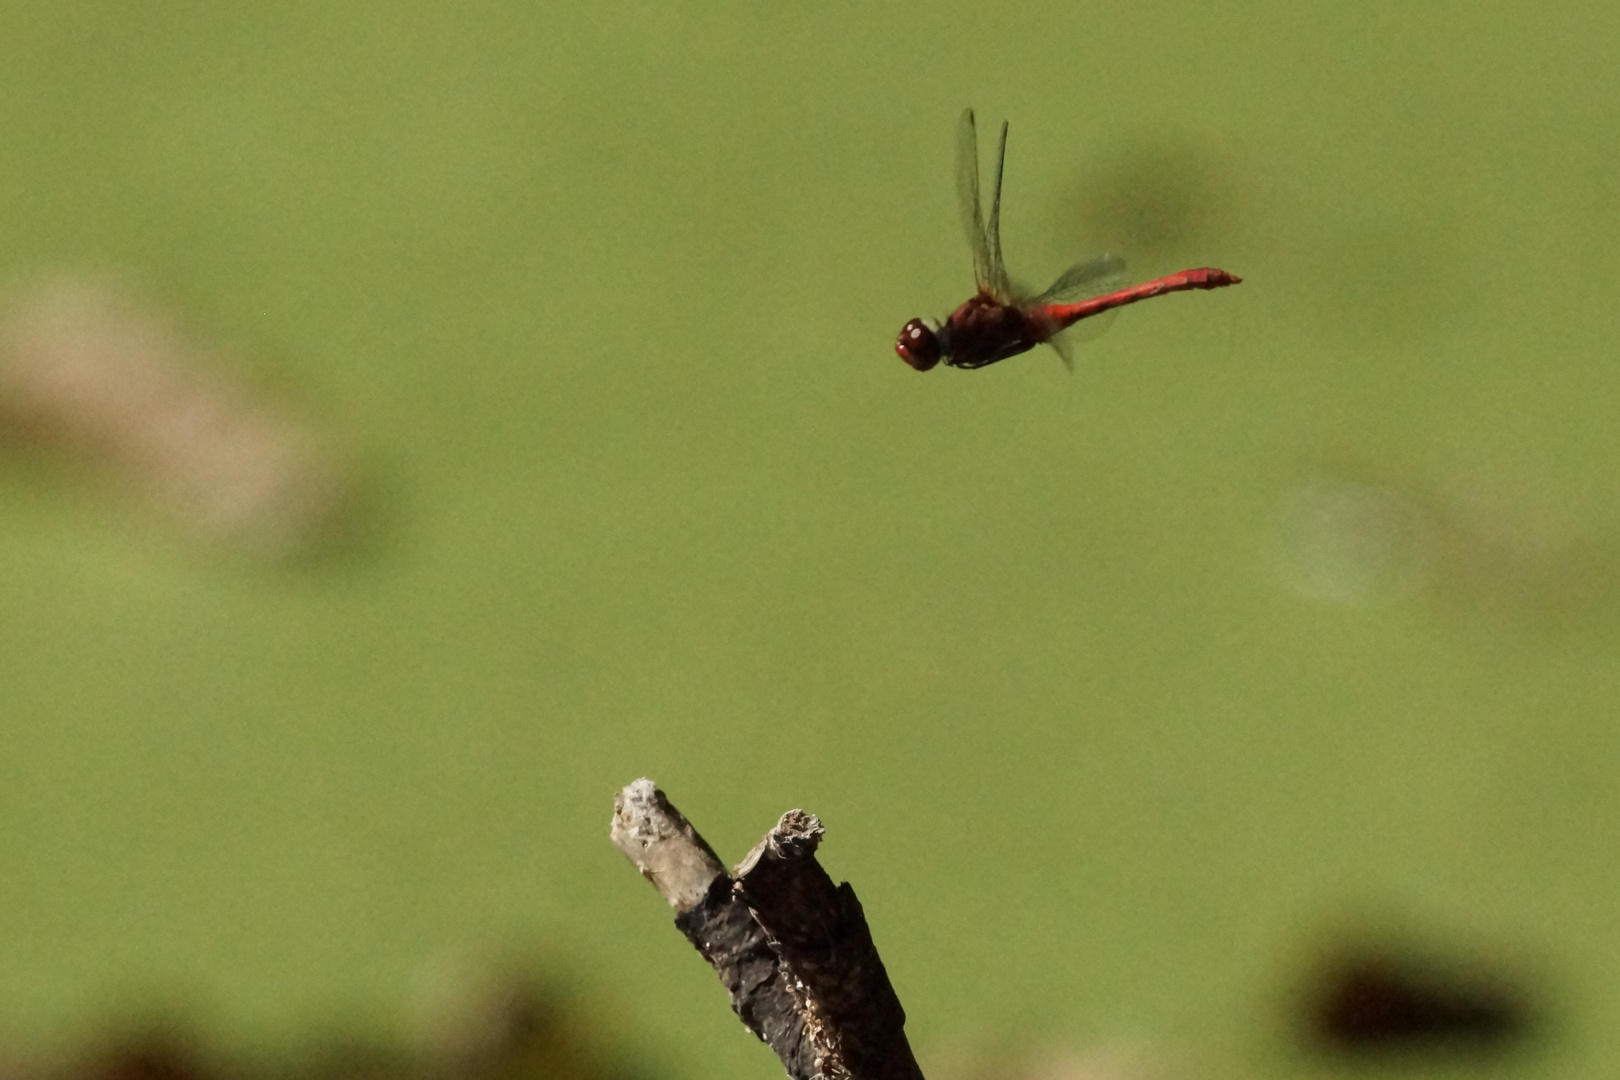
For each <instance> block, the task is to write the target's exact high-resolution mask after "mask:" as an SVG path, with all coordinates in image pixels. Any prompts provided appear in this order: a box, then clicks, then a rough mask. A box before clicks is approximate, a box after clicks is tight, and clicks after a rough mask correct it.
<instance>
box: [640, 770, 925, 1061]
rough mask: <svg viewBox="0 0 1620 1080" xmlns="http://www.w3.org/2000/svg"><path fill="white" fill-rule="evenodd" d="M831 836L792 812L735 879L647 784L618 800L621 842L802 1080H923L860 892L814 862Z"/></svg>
mask: <svg viewBox="0 0 1620 1080" xmlns="http://www.w3.org/2000/svg"><path fill="white" fill-rule="evenodd" d="M822 833H823V829H822V827H821V822H820V821H819V820H817V819H816V817H815V815H813V814H807V813H805V812H804V811H802V810H789V811H788V812H787V813H786V814H783V815H782V820H781V821H779V822H777V825H776V827H775V828H774V829H772V830H771V831H770V832H769V833H767V834H766V835H765V838H764V839H763V840H761V841H760V842H759V844H758V845H756V846H755V848H754V850H753V851H751V852H749V853H748V855H747V857H746V858H744V859H743V861H742V862H741V863H739V864H738V865H737V868H736V869H735V870H734V871H732V872H731V873H730V874H727V873H726V871H725V869H724V867H723V866H722V865H721V863H720V860H719V858H718V857H717V856H716V855H715V854H714V850H713V849H712V848H710V847H709V845H708V844H707V843H705V842H704V840H703V837H701V836H700V835H698V833H697V830H695V829H693V828H692V826H691V824H690V823H689V822H687V820H686V819H685V818H684V817H682V816H681V814H680V812H679V811H678V810H676V809H675V808H674V807H673V806H671V805H670V804H669V800H668V799H666V798H665V797H664V793H663V792H662V791H659V790H658V789H657V787H655V786H654V785H653V782H652V781H651V780H647V779H645V778H643V779H640V780H637V781H636V782H635V783H633V784H630V785H629V786H628V787H626V788H625V789H624V790H623V791H621V792H619V794H618V796H617V797H616V798H615V799H614V806H613V833H612V835H613V842H614V843H615V844H616V845H617V846H618V848H619V850H620V851H623V852H624V853H625V855H627V856H628V857H629V858H630V861H631V862H633V863H635V864H636V868H637V869H638V870H640V871H641V873H642V875H643V876H644V877H646V878H647V879H648V880H649V881H651V882H652V883H653V884H654V885H655V886H657V888H658V891H659V892H660V893H661V894H662V895H663V896H664V898H665V899H666V900H668V901H669V903H670V906H671V907H673V908H675V909H676V915H675V925H676V926H677V927H678V928H679V929H680V931H681V932H682V933H683V934H685V935H686V937H687V940H689V941H691V942H692V944H693V945H694V946H696V947H697V950H698V952H700V953H701V954H702V955H703V958H704V959H705V960H707V961H708V962H709V963H710V965H711V966H713V968H714V969H715V973H716V974H718V975H719V976H720V981H721V982H722V983H723V984H724V985H725V987H726V991H727V993H729V994H730V995H731V1007H732V1009H733V1010H735V1011H736V1013H737V1015H738V1016H739V1017H740V1018H741V1019H742V1022H743V1023H744V1024H745V1025H747V1027H748V1029H749V1030H750V1031H752V1032H753V1033H754V1034H755V1035H757V1036H759V1038H760V1039H761V1040H762V1041H764V1042H765V1043H766V1045H768V1046H769V1047H770V1048H771V1049H772V1050H774V1051H775V1052H776V1055H777V1057H779V1058H781V1059H782V1064H783V1066H784V1067H786V1069H787V1072H788V1075H789V1076H791V1077H793V1078H794V1080H922V1070H921V1069H919V1068H918V1067H917V1060H916V1058H915V1057H913V1056H912V1053H911V1046H910V1044H909V1043H908V1042H907V1041H906V1035H905V1022H906V1014H905V1010H904V1009H902V1008H901V1007H900V999H899V997H897V996H896V995H895V992H894V987H893V986H892V985H891V984H890V983H889V975H888V972H887V971H885V970H884V967H883V961H882V959H881V958H879V956H878V953H877V948H876V947H875V946H874V945H873V944H872V933H871V931H870V930H869V929H868V928H867V925H866V917H865V915H864V914H863V913H862V911H861V904H860V901H859V900H857V899H856V898H855V890H854V889H852V888H850V886H849V884H848V883H847V882H846V883H845V884H843V885H834V884H833V880H832V878H830V877H829V876H828V875H827V872H826V871H825V870H824V869H822V867H821V864H820V863H818V862H816V857H815V851H816V847H817V846H818V845H819V844H820V842H821V837H822Z"/></svg>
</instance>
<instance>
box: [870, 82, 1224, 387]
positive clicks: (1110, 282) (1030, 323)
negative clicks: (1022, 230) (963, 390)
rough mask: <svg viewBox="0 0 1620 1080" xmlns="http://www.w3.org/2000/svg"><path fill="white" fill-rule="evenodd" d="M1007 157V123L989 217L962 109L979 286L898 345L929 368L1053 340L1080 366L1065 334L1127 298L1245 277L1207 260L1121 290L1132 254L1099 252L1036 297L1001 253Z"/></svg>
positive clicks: (993, 358) (972, 134)
mask: <svg viewBox="0 0 1620 1080" xmlns="http://www.w3.org/2000/svg"><path fill="white" fill-rule="evenodd" d="M1006 161H1007V124H1006V123H1005V122H1003V123H1002V125H1001V145H1000V148H999V149H998V150H997V151H996V182H995V189H994V191H993V193H992V194H991V197H990V216H989V219H988V220H986V218H985V216H984V208H983V204H982V203H981V201H980V197H979V136H978V131H977V128H976V125H975V123H974V119H973V110H972V109H968V110H967V111H965V112H963V113H962V119H961V120H960V121H959V122H958V124H957V135H956V193H957V197H958V202H959V203H960V204H961V211H962V224H963V226H964V228H966V230H967V237H968V244H969V246H970V247H972V249H973V279H974V282H975V283H976V284H977V285H978V287H979V291H978V292H977V293H976V294H975V295H974V296H973V298H972V299H970V300H968V301H967V303H965V304H963V305H962V306H961V307H959V308H957V309H956V310H955V311H953V312H952V313H951V316H950V318H948V319H946V320H945V322H944V324H943V325H941V324H940V323H938V322H935V321H934V320H932V319H912V320H911V321H910V322H908V323H906V325H905V326H904V327H903V328H902V329H901V331H900V337H899V338H898V339H896V341H895V343H894V351H895V352H897V353H899V354H900V359H902V360H904V361H905V362H906V363H908V364H910V365H911V366H912V367H914V368H916V369H917V370H918V371H927V370H929V369H930V368H932V367H934V366H935V365H937V364H940V363H943V364H945V366H946V367H955V368H982V367H987V366H989V365H990V364H994V363H996V362H997V361H998V360H1005V359H1007V358H1008V357H1009V356H1017V355H1018V354H1019V353H1024V352H1028V351H1029V350H1031V349H1033V348H1034V347H1035V346H1037V345H1049V346H1051V347H1052V348H1053V349H1054V350H1055V351H1056V352H1057V354H1058V356H1059V357H1061V358H1062V360H1063V362H1064V364H1066V365H1067V366H1068V367H1069V369H1070V370H1071V371H1072V370H1073V369H1074V360H1073V358H1072V357H1071V356H1070V355H1069V352H1068V349H1067V346H1066V343H1065V342H1064V341H1063V340H1062V339H1060V338H1059V337H1058V335H1059V334H1060V333H1062V332H1063V331H1064V330H1066V329H1068V328H1069V327H1071V326H1073V325H1074V324H1075V323H1077V322H1079V321H1080V320H1081V319H1089V318H1092V317H1094V316H1098V315H1101V314H1103V313H1104V312H1109V311H1114V310H1116V309H1118V308H1122V307H1124V306H1125V305H1127V304H1134V303H1137V302H1138V301H1141V300H1150V299H1152V298H1153V297H1155V296H1164V295H1166V294H1168V293H1175V292H1185V291H1187V290H1188V289H1219V288H1222V287H1224V286H1227V285H1236V284H1237V283H1238V282H1240V281H1242V280H1243V279H1242V278H1240V277H1238V276H1237V275H1236V274H1229V273H1227V272H1226V271H1225V270H1217V269H1215V268H1213V267H1209V266H1205V267H1200V268H1198V269H1196V270H1183V271H1181V272H1180V273H1179V274H1169V275H1167V276H1165V277H1162V278H1155V279H1154V280H1152V281H1149V282H1145V283H1143V284H1141V285H1132V286H1130V287H1128V288H1120V285H1121V284H1123V281H1124V273H1125V260H1124V259H1123V258H1121V257H1120V256H1118V255H1113V254H1108V255H1099V256H1096V257H1094V258H1090V259H1086V260H1084V261H1083V262H1079V263H1076V264H1075V265H1074V266H1072V267H1070V268H1069V269H1068V270H1066V271H1064V272H1063V274H1062V275H1060V276H1059V277H1058V279H1057V280H1056V281H1054V282H1053V283H1052V285H1051V287H1050V288H1048V289H1047V290H1046V291H1045V292H1043V293H1041V294H1040V295H1038V296H1033V297H1032V296H1028V295H1027V294H1025V293H1024V292H1023V291H1022V290H1020V289H1019V288H1018V287H1016V286H1015V285H1014V284H1013V282H1012V279H1011V278H1009V277H1008V276H1007V267H1006V264H1005V263H1004V262H1003V261H1002V258H1001V174H1002V167H1003V166H1004V165H1005V164H1006Z"/></svg>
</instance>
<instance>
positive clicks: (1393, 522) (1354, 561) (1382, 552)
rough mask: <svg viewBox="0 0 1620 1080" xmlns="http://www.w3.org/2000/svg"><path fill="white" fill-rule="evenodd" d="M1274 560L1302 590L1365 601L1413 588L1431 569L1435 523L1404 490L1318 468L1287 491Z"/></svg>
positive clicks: (1318, 596) (1320, 597) (1342, 600)
mask: <svg viewBox="0 0 1620 1080" xmlns="http://www.w3.org/2000/svg"><path fill="white" fill-rule="evenodd" d="M1279 526H1280V531H1281V544H1280V550H1279V553H1278V554H1279V557H1280V558H1279V561H1280V566H1281V569H1282V573H1283V577H1284V579H1285V580H1286V581H1287V583H1288V584H1289V585H1290V586H1291V587H1292V588H1293V589H1294V591H1296V592H1298V593H1300V594H1301V595H1303V596H1308V597H1311V598H1312V599H1316V600H1332V601H1337V602H1340V603H1349V604H1355V603H1367V602H1370V601H1374V600H1381V599H1387V598H1389V597H1392V596H1397V595H1400V594H1402V593H1407V592H1410V591H1411V590H1412V589H1413V588H1415V587H1416V586H1417V585H1418V584H1420V583H1421V582H1422V581H1423V580H1424V578H1425V577H1426V576H1427V574H1428V563H1429V561H1430V559H1431V558H1432V554H1433V543H1434V541H1433V536H1432V532H1433V526H1432V523H1431V522H1430V520H1429V518H1428V516H1427V515H1426V514H1424V513H1423V510H1422V508H1421V507H1420V506H1418V505H1417V504H1416V503H1414V502H1413V500H1412V499H1410V498H1409V497H1407V496H1405V495H1403V494H1402V493H1401V492H1399V491H1397V490H1395V489H1393V488H1390V487H1385V486H1381V485H1377V484H1370V483H1362V482H1359V481H1355V480H1349V479H1346V478H1343V477H1335V476H1328V475H1320V474H1319V475H1317V476H1313V477H1311V478H1310V479H1308V480H1306V481H1305V482H1304V483H1301V484H1299V485H1298V486H1297V487H1296V488H1295V489H1294V490H1293V491H1291V492H1289V493H1288V495H1287V496H1286V497H1285V499H1284V502H1283V506H1282V512H1281V514H1280V521H1279Z"/></svg>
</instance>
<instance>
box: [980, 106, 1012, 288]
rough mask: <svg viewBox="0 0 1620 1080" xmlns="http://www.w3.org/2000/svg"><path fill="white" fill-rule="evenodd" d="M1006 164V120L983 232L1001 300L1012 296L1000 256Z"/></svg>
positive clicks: (997, 153) (1005, 267) (1002, 127)
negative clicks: (994, 183) (1003, 176)
mask: <svg viewBox="0 0 1620 1080" xmlns="http://www.w3.org/2000/svg"><path fill="white" fill-rule="evenodd" d="M1006 164H1007V121H1005V120H1003V121H1002V122H1001V145H1000V146H998V147H996V187H995V193H994V194H993V195H991V196H990V224H989V225H987V226H986V227H985V233H986V235H987V238H988V239H989V241H990V275H991V282H992V284H993V285H994V287H995V291H994V292H992V293H991V295H992V296H995V297H997V298H999V299H1002V300H1011V299H1012V298H1013V288H1012V282H1010V281H1009V280H1008V279H1007V264H1006V262H1004V261H1003V260H1002V258H1001V171H1002V169H1003V167H1005V166H1006Z"/></svg>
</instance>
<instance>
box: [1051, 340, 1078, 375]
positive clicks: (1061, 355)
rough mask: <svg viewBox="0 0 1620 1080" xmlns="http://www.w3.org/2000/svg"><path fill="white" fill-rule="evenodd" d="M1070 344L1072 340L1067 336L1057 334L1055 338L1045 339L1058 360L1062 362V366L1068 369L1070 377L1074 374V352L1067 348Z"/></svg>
mask: <svg viewBox="0 0 1620 1080" xmlns="http://www.w3.org/2000/svg"><path fill="white" fill-rule="evenodd" d="M1072 342H1073V339H1072V338H1071V337H1070V335H1068V334H1059V335H1058V336H1057V337H1054V338H1047V339H1046V343H1047V344H1048V345H1050V346H1051V347H1052V351H1053V352H1055V353H1057V354H1058V359H1059V360H1061V361H1063V366H1064V367H1066V368H1068V369H1069V374H1070V375H1073V374H1074V350H1073V349H1071V348H1069V346H1070V344H1072Z"/></svg>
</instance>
